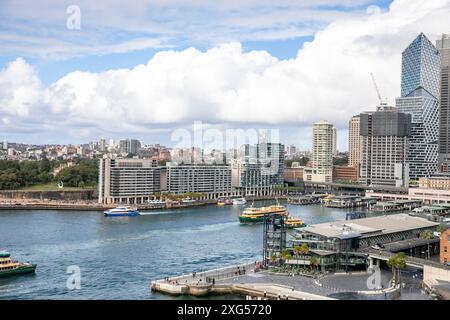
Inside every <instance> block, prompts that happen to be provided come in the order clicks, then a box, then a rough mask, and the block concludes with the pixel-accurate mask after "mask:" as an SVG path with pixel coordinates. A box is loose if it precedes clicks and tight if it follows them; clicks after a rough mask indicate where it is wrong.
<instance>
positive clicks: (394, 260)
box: [387, 252, 406, 284]
mask: <svg viewBox="0 0 450 320" xmlns="http://www.w3.org/2000/svg"><path fill="white" fill-rule="evenodd" d="M387 264H388V266H390V267H391V268H392V273H393V274H394V282H395V284H397V283H398V284H399V283H401V270H402V269H404V268H405V267H406V255H405V253H404V252H399V253H397V254H396V255H393V256H392V257H390V258H389V260H388V262H387Z"/></svg>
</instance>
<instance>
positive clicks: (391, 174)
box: [360, 106, 411, 187]
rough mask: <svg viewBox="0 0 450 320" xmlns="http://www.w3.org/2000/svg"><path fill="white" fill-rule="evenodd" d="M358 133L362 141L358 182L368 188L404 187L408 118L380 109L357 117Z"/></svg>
mask: <svg viewBox="0 0 450 320" xmlns="http://www.w3.org/2000/svg"><path fill="white" fill-rule="evenodd" d="M360 133H361V136H362V140H363V142H362V159H361V169H360V182H361V183H362V184H364V185H367V186H392V187H407V186H408V183H409V166H408V163H407V161H406V158H407V154H408V137H409V135H410V134H411V115H410V114H405V113H401V112H398V110H397V109H396V108H393V107H388V106H380V107H378V110H377V111H376V112H365V113H362V114H360Z"/></svg>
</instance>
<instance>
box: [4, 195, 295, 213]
mask: <svg viewBox="0 0 450 320" xmlns="http://www.w3.org/2000/svg"><path fill="white" fill-rule="evenodd" d="M247 199H248V202H251V201H264V200H276V199H278V200H286V197H285V196H280V197H248V198H247ZM217 202H218V201H217V200H201V201H199V202H190V203H167V204H164V205H148V204H145V205H139V204H138V205H133V204H130V205H129V206H133V207H137V208H138V209H139V210H145V211H150V210H171V209H185V208H195V207H204V206H211V205H217ZM248 202H247V203H248ZM118 205H120V204H111V205H104V204H100V203H98V202H94V201H58V200H50V201H39V200H35V199H21V200H19V199H0V211H2V210H68V211H104V210H108V209H113V208H115V207H117V206H118ZM124 205H125V204H124Z"/></svg>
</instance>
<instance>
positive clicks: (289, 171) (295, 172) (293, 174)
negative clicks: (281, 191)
mask: <svg viewBox="0 0 450 320" xmlns="http://www.w3.org/2000/svg"><path fill="white" fill-rule="evenodd" d="M303 169H304V167H301V166H298V167H291V168H284V173H283V178H284V181H288V182H295V181H298V180H302V179H303Z"/></svg>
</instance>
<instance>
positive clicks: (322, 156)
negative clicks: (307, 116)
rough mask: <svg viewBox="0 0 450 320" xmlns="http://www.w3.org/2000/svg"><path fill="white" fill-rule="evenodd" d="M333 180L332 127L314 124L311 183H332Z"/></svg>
mask: <svg viewBox="0 0 450 320" xmlns="http://www.w3.org/2000/svg"><path fill="white" fill-rule="evenodd" d="M332 179H333V125H332V124H331V123H329V122H327V121H321V122H316V123H315V124H314V127H313V156H312V181H314V182H332Z"/></svg>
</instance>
